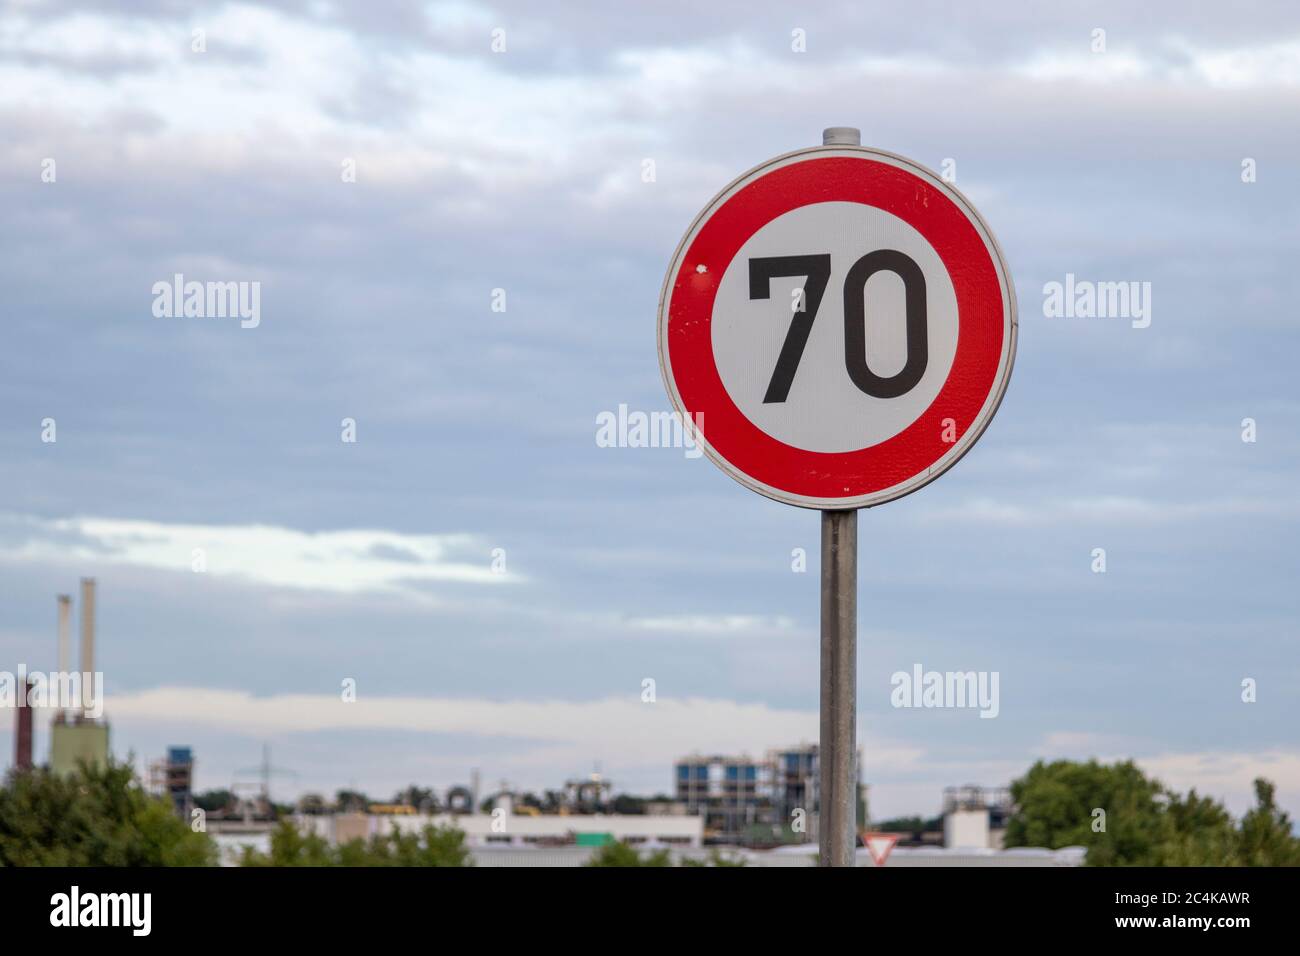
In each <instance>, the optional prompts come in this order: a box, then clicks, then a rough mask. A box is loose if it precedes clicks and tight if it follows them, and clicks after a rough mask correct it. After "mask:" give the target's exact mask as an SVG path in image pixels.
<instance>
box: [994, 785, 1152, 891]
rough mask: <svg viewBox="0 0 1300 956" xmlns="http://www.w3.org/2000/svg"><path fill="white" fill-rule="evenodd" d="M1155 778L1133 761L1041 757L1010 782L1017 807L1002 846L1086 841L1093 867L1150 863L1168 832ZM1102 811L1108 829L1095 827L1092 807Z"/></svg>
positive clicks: (1044, 845) (1054, 845)
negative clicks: (1107, 763) (1111, 762)
mask: <svg viewBox="0 0 1300 956" xmlns="http://www.w3.org/2000/svg"><path fill="white" fill-rule="evenodd" d="M1162 795H1163V790H1162V788H1161V786H1160V784H1159V783H1157V782H1155V781H1152V780H1148V779H1147V778H1146V777H1145V776H1144V775H1143V773H1142V771H1141V770H1139V769H1138V768H1137V766H1136V765H1135V764H1134V763H1133V762H1132V761H1125V762H1123V763H1117V764H1114V765H1111V766H1105V765H1102V764H1099V763H1097V761H1095V760H1090V761H1088V762H1087V763H1076V762H1074V761H1070V760H1058V761H1055V762H1053V763H1050V764H1045V763H1043V762H1042V761H1041V760H1040V761H1039V762H1037V763H1036V764H1034V765H1033V766H1032V767H1030V768H1029V772H1028V773H1026V774H1025V776H1023V777H1021V778H1020V779H1019V780H1016V781H1014V782H1013V783H1012V784H1011V797H1012V800H1013V802H1014V803H1015V805H1016V812H1015V813H1014V814H1013V815H1012V816H1011V818H1010V819H1009V820H1008V821H1007V832H1006V835H1005V841H1004V842H1005V845H1006V846H1009V847H1014V846H1042V847H1049V848H1052V849H1056V848H1059V847H1063V846H1085V847H1087V848H1088V862H1089V863H1090V864H1092V865H1094V866H1124V865H1137V864H1142V863H1149V862H1151V861H1152V857H1153V855H1154V853H1155V848H1156V847H1157V846H1159V845H1161V844H1162V843H1164V842H1165V841H1166V839H1167V838H1168V837H1169V835H1170V834H1171V830H1170V829H1169V823H1168V820H1167V819H1166V818H1165V817H1164V815H1163V812H1162V811H1163V807H1162V805H1161V803H1160V800H1159V798H1160V797H1161V796H1162ZM1098 809H1100V810H1104V811H1105V813H1106V816H1105V826H1106V829H1105V830H1104V831H1101V832H1096V831H1094V830H1093V822H1094V820H1095V819H1097V817H1096V816H1095V815H1094V811H1095V810H1098Z"/></svg>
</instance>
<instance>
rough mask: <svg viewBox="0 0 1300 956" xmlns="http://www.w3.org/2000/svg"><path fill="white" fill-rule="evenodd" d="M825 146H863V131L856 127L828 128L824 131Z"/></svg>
mask: <svg viewBox="0 0 1300 956" xmlns="http://www.w3.org/2000/svg"><path fill="white" fill-rule="evenodd" d="M822 145H823V146H861V145H862V130H860V129H858V128H857V127H856V126H828V127H826V129H824V130H822Z"/></svg>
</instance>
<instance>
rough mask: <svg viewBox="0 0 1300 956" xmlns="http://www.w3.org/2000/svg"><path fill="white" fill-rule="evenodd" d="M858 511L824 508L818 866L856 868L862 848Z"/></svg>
mask: <svg viewBox="0 0 1300 956" xmlns="http://www.w3.org/2000/svg"><path fill="white" fill-rule="evenodd" d="M857 677H858V513H857V512H856V511H823V512H822V681H821V691H822V695H821V696H822V699H821V718H822V719H821V746H820V748H819V751H818V755H817V756H818V761H819V762H820V764H821V768H820V769H821V793H820V811H819V814H818V837H819V847H818V857H817V861H818V864H819V865H821V866H854V865H855V861H856V856H855V850H856V847H857V794H856V793H855V792H854V791H855V790H856V784H857V774H856V773H855V769H856V768H855V763H856V759H857V750H858V748H857V727H856V724H857V709H858V708H857Z"/></svg>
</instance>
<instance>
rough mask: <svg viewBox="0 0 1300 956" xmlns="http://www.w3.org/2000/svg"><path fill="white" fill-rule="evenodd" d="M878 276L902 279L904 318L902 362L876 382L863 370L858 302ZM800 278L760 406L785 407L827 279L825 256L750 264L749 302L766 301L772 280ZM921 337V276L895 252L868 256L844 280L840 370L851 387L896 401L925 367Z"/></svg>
mask: <svg viewBox="0 0 1300 956" xmlns="http://www.w3.org/2000/svg"><path fill="white" fill-rule="evenodd" d="M877 272H892V273H894V274H895V275H897V276H898V277H899V278H900V279H902V280H903V293H904V302H905V312H906V317H907V361H906V362H905V363H903V368H902V369H901V370H900V371H899V372H898V373H897V374H895V375H890V376H888V377H881V376H879V375H877V374H876V373H875V372H873V371H871V369H870V367H868V365H867V327H866V314H865V313H866V309H865V306H864V304H863V297H864V295H865V293H866V288H867V280H868V279H870V278H871V277H872V276H873V275H875V274H876V273H877ZM786 276H803V277H804V279H805V282H804V289H803V294H802V295H801V296H800V301H799V308H798V309H797V310H796V311H795V313H794V318H793V319H791V321H790V329H789V331H788V332H787V333H786V336H785V343H784V344H783V345H782V346H781V354H780V355H779V356H777V360H776V368H775V369H773V371H772V379H771V381H769V382H768V385H767V393H766V394H765V395H764V396H763V404H765V405H766V404H770V403H775V402H784V401H785V400H786V398H787V397H788V396H789V394H790V386H791V385H792V384H793V383H794V373H795V372H796V371H797V370H798V368H799V361H800V359H802V358H803V351H804V347H805V346H806V345H807V344H808V335H809V333H811V332H812V325H813V320H814V319H816V318H817V310H818V308H820V307H821V304H822V294H823V293H825V291H826V284H827V283H828V282H829V281H830V277H831V257H830V254H829V253H823V254H819V255H808V256H766V257H764V258H759V259H750V260H749V297H750V298H751V299H768V298H771V280H772V279H774V278H777V277H786ZM929 359H930V354H929V343H928V340H927V336H926V308H925V274H924V273H923V272H922V271H921V267H920V266H918V265H917V264H916V261H915V260H914V259H913V258H912V257H911V256H909V255H907V254H906V253H903V252H899V251H898V250H896V249H878V250H876V251H875V252H869V253H867V254H866V255H865V256H863V257H862V258H861V259H859V260H858V261H857V262H855V263H853V266H852V267H851V268H850V269H849V271H848V274H847V275H846V276H845V277H844V368H845V370H846V371H847V372H848V373H849V378H850V379H851V380H852V382H853V384H854V385H856V386H857V387H858V388H859V389H860V390H861V391H863V392H865V393H866V394H867V395H870V396H872V397H873V398H898V396H900V395H905V394H906V393H907V392H909V391H911V390H912V389H913V388H914V387H916V383H917V382H919V381H920V380H921V376H922V375H924V374H925V367H926V364H927V363H928V362H929Z"/></svg>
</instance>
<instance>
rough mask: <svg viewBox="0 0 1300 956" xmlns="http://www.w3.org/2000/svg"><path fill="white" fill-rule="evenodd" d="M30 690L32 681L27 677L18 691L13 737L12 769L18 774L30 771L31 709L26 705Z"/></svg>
mask: <svg viewBox="0 0 1300 956" xmlns="http://www.w3.org/2000/svg"><path fill="white" fill-rule="evenodd" d="M31 689H32V679H31V678H30V677H28V678H26V679H24V680H23V682H22V687H21V688H20V689H19V693H20V694H21V696H20V698H19V700H18V714H17V721H18V727H17V731H18V732H17V734H15V735H14V769H15V770H17V771H18V772H19V773H21V772H22V771H24V770H31V769H32V708H31V707H30V706H29V705H28V703H27V701H28V699H29V698H30V695H31Z"/></svg>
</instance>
